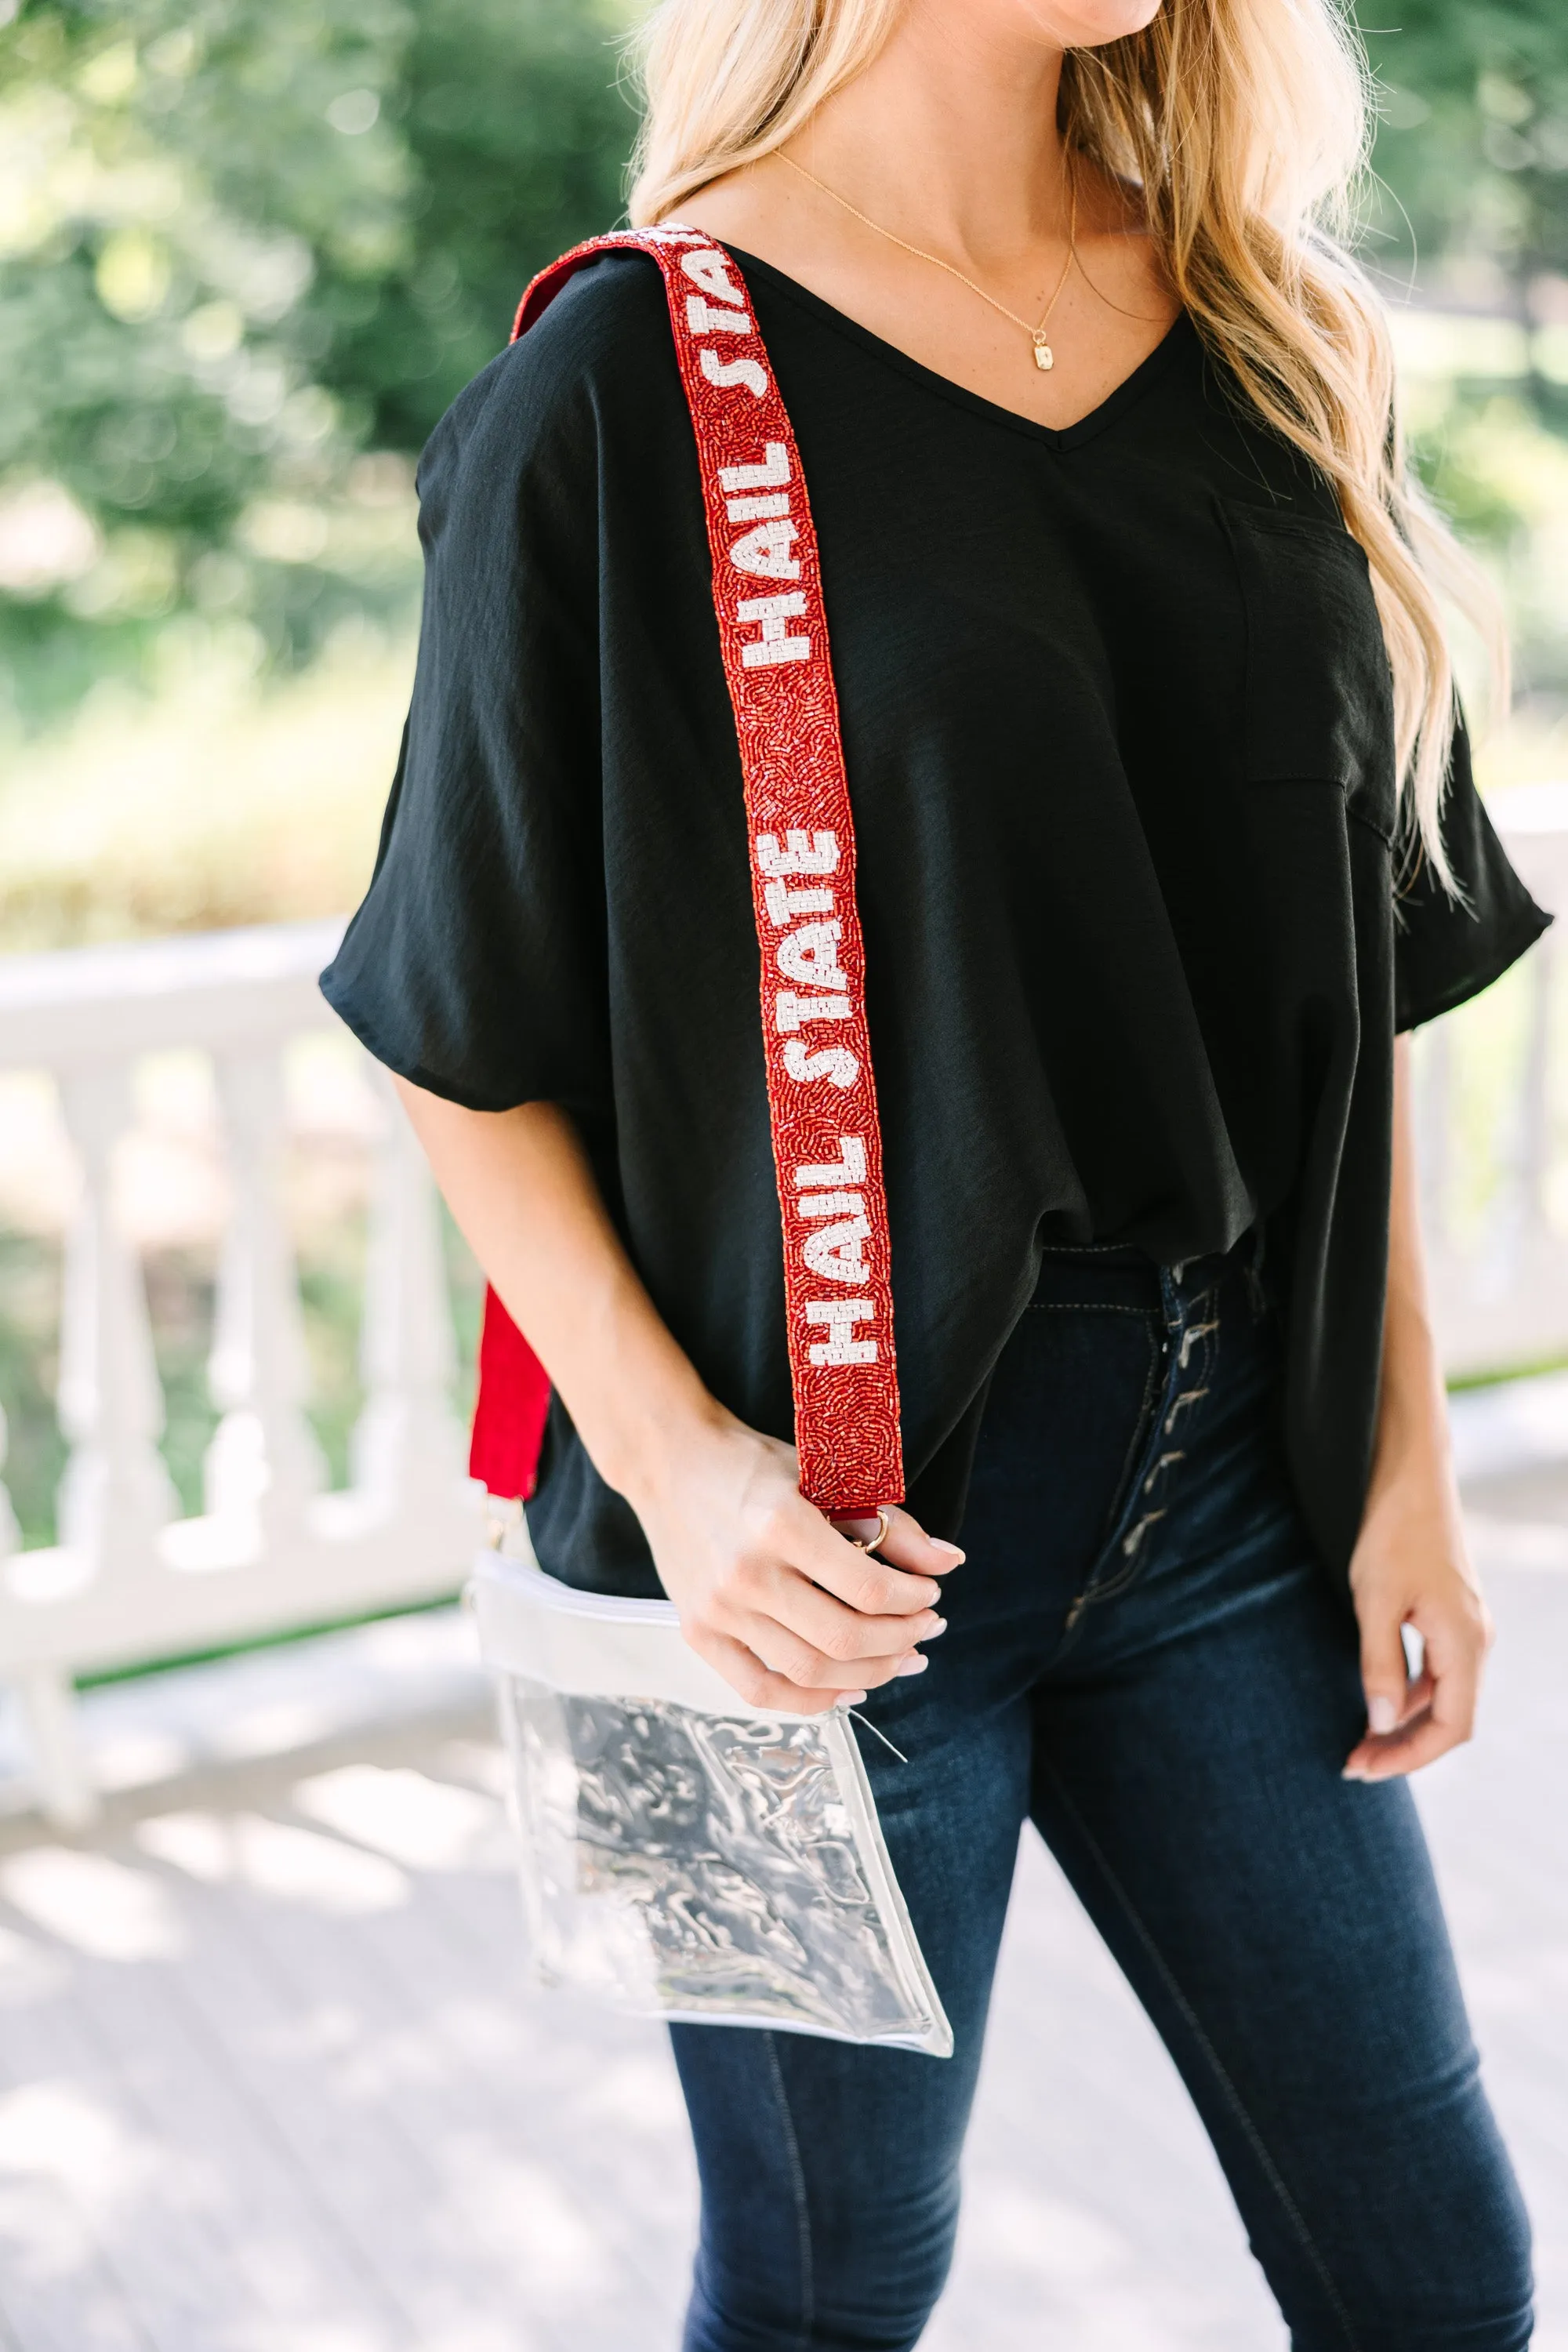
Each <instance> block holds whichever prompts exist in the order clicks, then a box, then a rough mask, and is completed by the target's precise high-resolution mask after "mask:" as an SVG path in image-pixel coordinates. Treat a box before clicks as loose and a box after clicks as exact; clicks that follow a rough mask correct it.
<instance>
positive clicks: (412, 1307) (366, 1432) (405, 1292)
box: [350, 1069, 467, 1513]
mask: <svg viewBox="0 0 1568 2352" xmlns="http://www.w3.org/2000/svg"><path fill="white" fill-rule="evenodd" d="M374 1083H375V1087H376V1094H377V1098H378V1100H379V1101H380V1102H381V1104H382V1106H383V1108H384V1130H383V1134H382V1138H381V1141H380V1144H379V1146H378V1149H377V1155H376V1158H377V1165H376V1178H375V1185H374V1192H373V1194H372V1199H371V1213H370V1247H369V1252H368V1255H367V1259H366V1265H365V1286H364V1320H363V1326H362V1328H361V1337H360V1366H361V1370H362V1371H363V1376H364V1384H365V1391H366V1400H365V1407H364V1411H363V1412H362V1414H361V1415H360V1418H359V1421H358V1423H356V1424H355V1428H354V1433H353V1443H352V1446H351V1452H350V1460H351V1463H352V1465H353V1484H354V1486H355V1488H356V1489H357V1490H358V1491H359V1492H360V1493H361V1494H362V1495H363V1496H364V1498H365V1500H366V1501H367V1503H369V1504H371V1505H372V1506H373V1507H374V1509H375V1510H376V1511H377V1512H383V1511H384V1512H387V1513H391V1512H393V1511H407V1510H409V1509H411V1508H413V1509H417V1508H419V1507H424V1506H426V1505H430V1506H434V1507H437V1508H441V1509H449V1508H450V1507H451V1503H452V1498H453V1496H454V1494H455V1493H457V1492H458V1490H459V1487H460V1482H461V1480H462V1478H463V1476H464V1474H465V1460H466V1453H467V1448H466V1445H465V1443H464V1438H463V1433H462V1430H461V1428H460V1427H459V1425H458V1418H457V1415H456V1413H455V1412H453V1410H452V1381H453V1375H454V1371H455V1368H456V1362H457V1356H456V1349H455V1344H454V1340H453V1334H452V1311H451V1303H450V1300H449V1298H448V1297H447V1273H446V1266H445V1264H444V1262H443V1257H442V1248H441V1223H440V1212H439V1209H438V1207H437V1199H436V1188H435V1186H434V1184H433V1183H432V1181H431V1179H430V1171H429V1168H428V1166H427V1164H426V1159H425V1154H424V1152H423V1151H422V1150H420V1148H419V1145H418V1142H417V1140H416V1137H415V1134H414V1130H413V1129H412V1128H411V1127H410V1126H409V1124H408V1121H407V1119H406V1118H405V1116H404V1112H403V1108H402V1106H401V1104H399V1102H398V1101H397V1098H396V1097H395V1094H394V1092H393V1090H392V1087H391V1085H390V1082H389V1081H388V1080H387V1079H386V1076H385V1074H384V1072H382V1071H381V1070H379V1069H376V1070H375V1071H374Z"/></svg>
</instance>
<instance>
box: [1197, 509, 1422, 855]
mask: <svg viewBox="0 0 1568 2352" xmlns="http://www.w3.org/2000/svg"><path fill="white" fill-rule="evenodd" d="M1220 506H1221V508H1222V509H1223V512H1224V515H1225V520H1226V528H1227V530H1228V531H1229V533H1230V541H1231V545H1232V547H1233V548H1234V549H1235V551H1236V562H1237V572H1239V574H1240V578H1241V591H1242V598H1243V602H1244V604H1245V606H1246V611H1247V688H1246V714H1245V734H1244V743H1243V754H1242V756H1243V763H1244V767H1243V772H1244V773H1245V775H1246V777H1247V780H1248V782H1255V783H1287V782H1321V783H1328V784H1337V785H1338V786H1339V788H1340V790H1341V791H1342V793H1344V795H1345V800H1346V804H1347V805H1348V807H1349V808H1350V809H1351V810H1352V813H1353V814H1355V815H1356V816H1358V817H1360V818H1361V819H1362V820H1363V822H1364V823H1365V824H1370V825H1371V826H1373V829H1374V830H1375V831H1376V832H1377V833H1379V834H1381V835H1382V836H1383V838H1384V841H1388V842H1392V840H1393V838H1394V816H1395V799H1394V686H1393V679H1392V677H1390V674H1389V667H1388V655H1387V651H1386V649H1385V647H1384V638H1383V625H1382V623H1381V622H1380V620H1379V618H1378V612H1377V604H1376V600H1375V598H1374V597H1373V590H1372V574H1371V572H1370V569H1369V567H1368V564H1367V560H1366V553H1365V551H1364V549H1363V547H1362V545H1361V543H1360V541H1357V540H1354V539H1352V537H1351V535H1350V533H1349V531H1348V530H1344V529H1342V526H1341V525H1340V524H1338V523H1334V522H1328V521H1320V520H1318V519H1317V518H1316V517H1315V516H1310V515H1301V514H1289V513H1282V512H1280V511H1279V509H1275V508H1270V507H1254V506H1246V505H1243V504H1242V503H1241V502H1240V501H1239V500H1237V499H1221V500H1220Z"/></svg>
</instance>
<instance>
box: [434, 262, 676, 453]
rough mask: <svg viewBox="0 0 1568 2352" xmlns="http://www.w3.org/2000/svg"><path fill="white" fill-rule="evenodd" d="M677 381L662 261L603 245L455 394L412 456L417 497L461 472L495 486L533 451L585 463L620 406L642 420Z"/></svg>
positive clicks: (630, 417) (624, 411) (612, 427)
mask: <svg viewBox="0 0 1568 2352" xmlns="http://www.w3.org/2000/svg"><path fill="white" fill-rule="evenodd" d="M519 292H520V293H521V288H520V289H519ZM678 387H679V375H678V373H677V371H676V366H675V358H674V346H673V342H672V339H671V336H670V330H669V318H668V306H667V303H666V299H665V293H664V286H663V281H662V278H661V277H660V274H659V271H658V268H656V267H655V266H654V265H653V264H652V263H651V262H650V261H649V260H648V259H647V257H645V256H644V255H642V254H639V253H630V252H619V253H616V252H609V253H604V254H600V255H598V256H597V257H595V259H594V260H592V261H590V262H588V263H587V264H585V265H584V267H583V268H580V269H578V270H577V271H576V272H575V273H574V275H573V276H572V277H571V278H569V279H568V280H567V282H566V284H565V285H564V286H563V288H562V289H561V291H560V292H559V293H558V294H557V295H556V297H555V299H553V301H552V303H551V304H550V307H549V309H548V310H545V311H544V312H543V314H542V317H540V318H539V319H538V320H536V321H535V323H534V324H533V325H532V326H531V328H530V329H529V331H528V332H527V333H526V334H525V335H521V336H520V337H519V338H518V340H517V341H516V342H514V343H510V344H509V345H508V346H507V347H506V349H505V350H504V351H501V352H498V353H497V354H496V357H495V358H494V359H493V360H491V361H490V362H489V366H488V367H485V368H482V369H481V370H480V371H479V374H478V375H477V376H475V377H474V379H473V381H472V382H471V383H469V384H468V385H467V386H466V387H465V389H464V390H463V391H462V392H460V393H459V394H458V397H457V399H456V400H455V401H454V402H453V403H452V405H451V406H450V408H448V409H447V413H446V415H444V416H443V417H442V419H441V421H440V423H439V424H438V425H437V427H436V430H435V432H434V433H433V434H432V435H431V436H430V439H429V441H428V443H427V444H426V448H425V452H424V455H423V457H421V459H420V463H419V488H420V494H421V497H422V498H428V497H429V496H430V495H431V494H432V493H434V492H436V491H437V490H438V489H439V488H440V487H441V486H442V485H443V484H446V483H448V482H450V480H451V479H452V478H453V477H454V475H455V474H456V473H457V472H458V471H461V472H462V473H463V474H465V475H469V476H474V477H477V478H483V479H484V480H486V481H487V482H488V483H489V486H490V487H491V488H495V487H498V486H499V481H500V480H501V479H505V478H511V479H513V480H516V479H518V478H521V477H522V476H524V475H526V474H527V473H528V472H529V471H530V470H531V469H532V468H534V467H537V466H538V465H539V464H540V463H541V461H544V462H547V463H548V464H549V466H550V467H552V469H557V470H558V469H560V468H562V467H564V468H565V469H566V470H567V471H572V470H574V467H575V465H576V463H577V462H579V461H582V462H588V463H592V461H593V456H594V450H595V444H596V441H597V439H598V436H600V434H601V433H602V432H604V431H605V429H606V427H607V428H608V429H611V430H613V429H615V420H616V417H617V416H618V415H623V414H624V415H626V417H627V418H628V419H632V418H637V417H641V418H644V419H646V417H647V414H648V409H649V405H650V402H651V403H652V404H653V405H654V406H655V407H656V408H657V407H658V405H659V401H658V395H659V394H665V395H668V391H669V390H670V389H671V388H678Z"/></svg>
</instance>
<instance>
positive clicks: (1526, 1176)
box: [1515, 931, 1557, 1245]
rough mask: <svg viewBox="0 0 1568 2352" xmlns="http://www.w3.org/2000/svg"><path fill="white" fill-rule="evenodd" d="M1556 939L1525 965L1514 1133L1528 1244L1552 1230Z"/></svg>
mask: <svg viewBox="0 0 1568 2352" xmlns="http://www.w3.org/2000/svg"><path fill="white" fill-rule="evenodd" d="M1556 946H1557V942H1556V939H1555V937H1554V935H1553V934H1552V932H1551V931H1548V932H1547V934H1546V936H1545V937H1544V938H1543V939H1542V940H1540V942H1539V943H1538V945H1537V947H1536V950H1535V952H1534V954H1533V955H1532V956H1531V959H1530V961H1529V962H1528V963H1527V964H1526V966H1525V980H1526V983H1527V985H1528V987H1529V989H1530V1013H1529V1026H1528V1028H1527V1030H1526V1033H1525V1045H1524V1066H1523V1068H1522V1069H1521V1072H1520V1093H1519V1111H1518V1119H1517V1124H1516V1129H1515V1138H1516V1140H1515V1159H1516V1179H1517V1184H1518V1197H1519V1220H1520V1232H1521V1239H1522V1240H1523V1241H1524V1242H1525V1244H1527V1245H1528V1244H1530V1243H1532V1242H1536V1241H1539V1240H1541V1239H1542V1237H1543V1236H1544V1234H1545V1233H1546V1230H1547V1223H1548V1216H1547V1205H1548V1204H1547V1198H1546V1185H1547V1177H1548V1174H1549V1172H1550V1161H1551V1157H1552V976H1553V961H1554V957H1555V952H1556Z"/></svg>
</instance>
